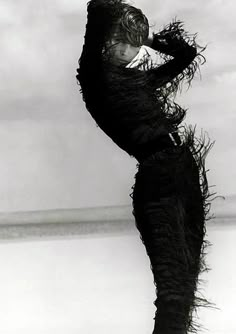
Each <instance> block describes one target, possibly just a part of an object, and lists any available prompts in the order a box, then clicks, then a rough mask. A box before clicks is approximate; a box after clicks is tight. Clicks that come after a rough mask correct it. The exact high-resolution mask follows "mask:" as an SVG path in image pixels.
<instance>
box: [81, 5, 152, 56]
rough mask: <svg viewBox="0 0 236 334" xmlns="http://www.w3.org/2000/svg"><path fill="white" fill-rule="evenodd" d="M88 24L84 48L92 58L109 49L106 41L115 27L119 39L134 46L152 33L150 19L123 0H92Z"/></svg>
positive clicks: (138, 44) (89, 7) (141, 42)
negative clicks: (150, 31)
mask: <svg viewBox="0 0 236 334" xmlns="http://www.w3.org/2000/svg"><path fill="white" fill-rule="evenodd" d="M87 12H88V15H87V24H86V33H85V41H84V42H85V43H84V48H85V49H86V54H87V56H88V53H87V52H89V53H90V51H91V53H92V54H93V58H95V57H96V58H97V59H98V58H100V56H101V55H102V54H104V53H106V51H107V46H106V42H107V41H109V40H110V39H111V38H112V35H113V34H114V31H116V32H118V36H117V37H118V39H120V41H122V42H124V43H129V44H132V45H133V46H141V45H142V44H143V42H144V41H145V40H146V39H147V38H148V35H149V24H148V19H147V18H146V16H145V15H144V14H143V13H142V11H141V10H140V9H138V8H135V7H133V6H131V5H129V4H128V3H125V2H124V0H90V1H89V2H88V4H87Z"/></svg>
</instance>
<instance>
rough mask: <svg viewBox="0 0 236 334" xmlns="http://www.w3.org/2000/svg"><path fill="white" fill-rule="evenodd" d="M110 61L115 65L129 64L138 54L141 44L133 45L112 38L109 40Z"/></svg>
mask: <svg viewBox="0 0 236 334" xmlns="http://www.w3.org/2000/svg"><path fill="white" fill-rule="evenodd" d="M108 46H109V55H110V61H111V62H112V63H113V64H114V65H124V66H125V65H127V64H128V63H130V62H131V61H132V60H133V59H134V57H135V56H136V55H137V54H138V52H139V50H140V46H139V47H137V46H133V45H131V44H129V43H126V42H123V41H116V40H115V39H114V38H112V39H111V40H110V41H109V44H108Z"/></svg>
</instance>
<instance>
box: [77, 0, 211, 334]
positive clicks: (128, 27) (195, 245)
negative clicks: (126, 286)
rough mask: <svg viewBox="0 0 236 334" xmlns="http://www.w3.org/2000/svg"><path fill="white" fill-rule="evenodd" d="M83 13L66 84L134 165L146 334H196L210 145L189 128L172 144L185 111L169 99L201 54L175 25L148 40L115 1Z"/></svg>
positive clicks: (137, 14) (140, 22) (131, 12)
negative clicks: (77, 89) (76, 88)
mask: <svg viewBox="0 0 236 334" xmlns="http://www.w3.org/2000/svg"><path fill="white" fill-rule="evenodd" d="M87 10H88V16H87V25H86V33H85V41H84V46H83V51H82V54H81V57H80V60H79V68H78V69H77V72H78V74H77V76H76V77H77V79H78V80H79V83H80V86H81V92H82V95H83V99H84V101H85V104H86V107H87V109H88V111H89V112H90V114H91V115H92V117H93V118H94V119H95V121H96V123H97V125H98V126H99V127H100V128H101V129H102V130H103V131H104V132H105V133H106V134H107V135H108V136H109V137H110V138H111V139H112V140H113V141H114V142H115V143H116V144H117V145H118V146H119V147H120V148H121V149H123V150H125V151H126V152H127V153H128V154H129V155H130V156H131V157H135V158H136V159H137V161H138V163H137V168H138V171H137V173H136V175H135V184H134V186H133V187H132V189H133V192H132V193H131V194H130V196H131V197H132V199H133V202H132V204H133V214H134V217H135V223H136V226H137V228H138V230H139V232H140V238H141V240H142V242H143V244H144V246H145V248H146V252H147V254H148V256H149V258H150V266H151V270H152V272H153V276H154V284H155V286H156V297H157V298H156V300H155V301H154V304H155V306H156V308H157V310H156V314H155V318H154V320H155V325H154V330H153V334H157V333H158V334H183V333H187V332H191V331H192V332H196V331H197V328H198V327H199V325H197V323H196V321H195V319H193V311H194V310H195V308H196V307H197V306H201V305H204V306H209V305H210V304H209V303H208V302H207V301H206V299H204V298H200V297H199V296H198V297H197V296H196V291H197V283H198V281H199V278H198V276H199V273H200V272H201V271H203V270H206V269H207V267H206V265H205V263H204V254H205V253H204V250H205V247H206V246H207V245H208V244H209V242H207V241H206V240H204V236H205V221H206V219H207V214H208V211H209V206H210V203H209V201H208V199H209V196H210V194H209V191H208V185H207V179H206V172H205V167H204V160H205V156H206V154H207V152H208V151H209V149H210V148H211V146H212V143H210V142H209V140H208V141H207V143H206V142H205V140H204V139H205V138H204V136H202V137H201V138H197V137H196V135H195V128H193V127H191V126H189V127H187V126H182V127H181V129H182V133H181V135H180V131H179V130H180V123H181V122H182V120H183V119H184V117H185V113H186V110H184V109H183V108H181V107H180V106H179V105H178V104H176V103H175V102H174V101H173V98H174V96H175V94H176V93H177V92H178V90H179V89H181V85H182V83H183V82H184V81H187V83H188V84H189V85H190V84H191V80H192V79H193V77H194V74H195V72H196V71H197V70H198V69H199V64H201V61H202V60H203V62H204V61H205V58H204V56H203V55H201V54H200V52H202V51H203V50H204V48H201V47H199V46H198V45H197V43H196V34H195V35H189V34H188V33H187V32H185V31H184V29H183V22H181V21H177V20H173V22H171V23H170V24H169V25H167V26H165V27H164V28H163V29H162V30H161V31H160V32H159V33H153V34H152V37H151V38H150V37H149V25H148V20H147V18H146V17H145V15H144V14H143V13H142V11H141V10H140V9H137V8H135V7H133V6H131V5H129V4H127V3H125V2H124V1H123V0H110V1H109V0H91V1H89V3H88V7H87ZM144 44H146V45H147V46H144ZM150 47H151V48H150ZM151 49H153V50H156V52H157V54H158V55H159V58H160V59H162V64H161V65H160V64H157V63H156V62H154V61H152V58H151V57H150V56H149V51H150V50H151Z"/></svg>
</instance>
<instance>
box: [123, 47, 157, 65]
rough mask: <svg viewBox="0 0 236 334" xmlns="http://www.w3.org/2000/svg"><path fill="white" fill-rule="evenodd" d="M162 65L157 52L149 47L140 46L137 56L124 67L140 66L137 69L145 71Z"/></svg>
mask: <svg viewBox="0 0 236 334" xmlns="http://www.w3.org/2000/svg"><path fill="white" fill-rule="evenodd" d="M143 62H144V63H143ZM142 63H143V64H142ZM162 63H163V59H162V58H161V57H160V54H159V52H158V51H156V50H154V49H152V48H150V47H149V46H146V45H142V46H141V48H140V50H139V52H138V54H137V55H136V56H135V57H134V58H133V59H132V60H131V62H130V63H129V64H128V65H126V68H132V67H136V66H138V65H139V64H142V65H141V66H139V68H138V69H140V70H143V71H145V70H147V69H148V68H150V66H151V65H152V66H155V65H156V66H157V65H160V64H162Z"/></svg>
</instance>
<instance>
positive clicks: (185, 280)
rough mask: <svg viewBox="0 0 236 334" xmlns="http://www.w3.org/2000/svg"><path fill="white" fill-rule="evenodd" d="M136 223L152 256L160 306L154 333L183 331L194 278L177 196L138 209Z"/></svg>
mask: <svg viewBox="0 0 236 334" xmlns="http://www.w3.org/2000/svg"><path fill="white" fill-rule="evenodd" d="M135 218H136V226H137V227H138V229H139V231H140V236H141V239H142V241H143V243H144V245H145V248H146V251H147V254H148V256H149V258H150V262H151V269H152V272H153V276H154V284H155V286H156V294H157V299H156V300H155V302H154V304H155V306H156V307H157V311H156V316H155V327H154V331H153V334H154V333H155V334H156V333H158V334H184V333H186V331H187V327H188V320H189V318H188V315H189V312H190V308H191V306H192V303H193V292H194V288H195V286H194V284H195V279H194V277H192V276H191V274H190V267H191V260H192V257H191V253H190V252H189V250H188V247H187V244H186V241H185V232H184V210H183V208H182V206H181V203H180V202H179V200H178V199H177V198H175V197H172V198H163V199H161V200H160V201H159V202H150V203H148V204H147V205H146V206H145V209H144V210H142V212H141V210H140V209H138V208H137V210H135Z"/></svg>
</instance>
